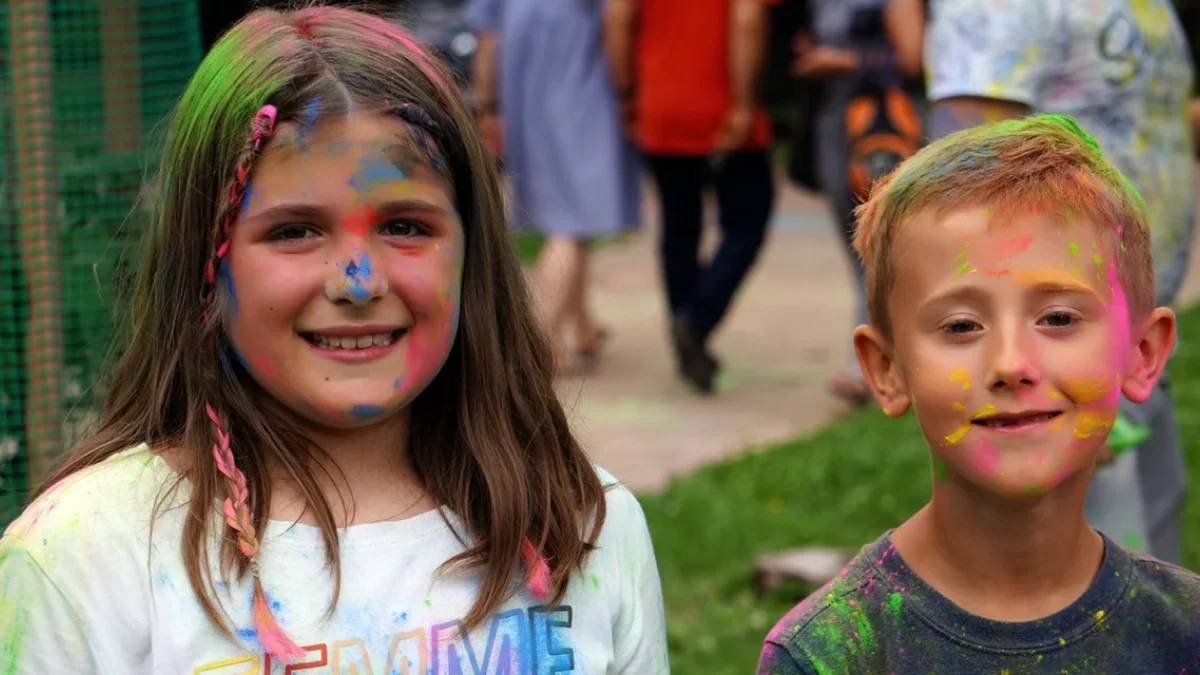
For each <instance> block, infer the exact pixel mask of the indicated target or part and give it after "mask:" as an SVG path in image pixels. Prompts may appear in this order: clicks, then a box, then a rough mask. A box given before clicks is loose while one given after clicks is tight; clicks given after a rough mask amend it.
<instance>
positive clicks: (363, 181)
mask: <svg viewBox="0 0 1200 675" xmlns="http://www.w3.org/2000/svg"><path fill="white" fill-rule="evenodd" d="M407 178H408V176H407V175H406V174H405V173H404V172H403V171H401V170H400V168H399V167H397V166H396V165H395V164H394V163H393V162H392V160H391V159H389V158H388V157H387V156H386V155H385V154H383V153H382V152H378V153H371V154H369V155H367V156H366V157H363V158H362V159H361V160H359V162H358V169H357V170H356V171H355V172H354V175H352V176H350V187H352V188H354V189H355V190H357V191H358V192H370V191H371V190H374V189H375V188H377V187H379V186H381V185H387V184H388V183H394V182H396V181H401V180H405V179H407Z"/></svg>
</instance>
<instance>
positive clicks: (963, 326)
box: [942, 319, 982, 335]
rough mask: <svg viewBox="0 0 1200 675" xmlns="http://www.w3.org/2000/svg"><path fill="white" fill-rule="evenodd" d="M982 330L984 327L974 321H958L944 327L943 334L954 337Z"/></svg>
mask: <svg viewBox="0 0 1200 675" xmlns="http://www.w3.org/2000/svg"><path fill="white" fill-rule="evenodd" d="M980 328H982V326H980V325H979V324H978V323H976V322H974V321H968V320H967V319H960V320H958V321H952V322H950V323H948V324H946V325H945V326H942V332H944V333H950V334H952V335H963V334H966V333H970V332H973V331H976V330H979V329H980Z"/></svg>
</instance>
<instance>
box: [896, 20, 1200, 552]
mask: <svg viewBox="0 0 1200 675" xmlns="http://www.w3.org/2000/svg"><path fill="white" fill-rule="evenodd" d="M895 1H896V2H911V0H895ZM925 31H926V35H925V44H924V49H925V53H924V62H925V68H926V71H927V73H928V82H929V97H930V100H931V101H933V111H932V116H931V120H930V124H931V136H933V137H935V138H937V137H941V136H944V135H946V134H949V133H951V132H954V131H957V130H959V129H964V128H968V127H974V126H977V125H979V124H981V123H983V122H987V121H992V120H997V119H1003V118H1012V117H1022V116H1025V115H1027V114H1030V113H1043V112H1046V113H1064V114H1068V115H1071V116H1073V117H1075V118H1076V119H1077V120H1078V121H1079V123H1080V124H1081V125H1082V126H1083V128H1084V129H1085V130H1087V131H1088V133H1090V134H1092V135H1093V136H1094V137H1095V138H1096V140H1097V142H1098V143H1099V144H1100V146H1101V148H1102V149H1103V151H1104V153H1105V154H1106V155H1107V156H1108V157H1109V158H1110V159H1111V161H1112V162H1113V163H1114V164H1115V165H1116V166H1117V168H1119V169H1120V170H1121V172H1122V173H1124V174H1125V175H1126V176H1127V177H1128V178H1129V179H1130V181H1131V182H1132V183H1133V184H1134V186H1135V187H1136V188H1137V189H1138V191H1139V192H1140V193H1141V195H1142V197H1143V199H1144V200H1145V203H1146V208H1147V213H1148V221H1147V222H1148V224H1149V227H1150V232H1151V238H1152V244H1153V255H1154V267H1155V277H1156V287H1157V299H1156V300H1157V301H1156V304H1158V305H1161V306H1170V305H1172V304H1174V302H1175V299H1176V294H1177V293H1178V290H1179V287H1180V284H1181V283H1182V281H1183V278H1184V274H1185V273H1186V271H1187V265H1188V256H1189V252H1190V249H1191V242H1192V231H1193V222H1194V221H1193V190H1194V188H1195V164H1194V152H1193V145H1192V137H1191V128H1190V124H1191V120H1190V115H1189V109H1190V107H1189V106H1190V98H1191V95H1192V91H1193V89H1192V87H1193V72H1192V65H1191V64H1192V60H1191V58H1190V56H1189V54H1188V45H1187V41H1186V38H1185V35H1184V32H1183V30H1182V28H1181V26H1180V24H1179V22H1178V20H1177V18H1176V16H1175V13H1174V8H1173V7H1172V4H1171V2H1170V1H1169V0H1136V1H1135V0H1095V1H1093V2H1086V3H1084V2H1077V1H1076V0H1003V1H1002V2H996V0H931V1H930V2H929V15H928V25H927V26H926V27H925ZM1181 339H1183V340H1186V339H1188V337H1187V336H1186V335H1184V336H1181ZM1121 415H1122V417H1123V418H1125V419H1126V420H1127V421H1128V422H1129V424H1130V425H1132V426H1134V427H1137V428H1139V429H1141V430H1144V431H1145V432H1148V434H1149V435H1148V438H1147V439H1146V440H1145V441H1144V442H1142V443H1141V444H1140V445H1138V446H1137V449H1136V452H1133V453H1123V454H1121V455H1119V456H1117V457H1115V458H1114V457H1113V455H1112V452H1111V451H1110V452H1108V453H1107V457H1105V458H1104V459H1103V460H1102V462H1104V463H1106V464H1111V466H1106V467H1104V468H1103V469H1102V470H1099V471H1097V472H1096V473H1095V474H1094V475H1093V478H1092V484H1091V487H1090V490H1089V494H1088V504H1087V508H1086V510H1085V511H1086V514H1087V517H1088V521H1089V522H1090V523H1091V524H1092V525H1093V526H1094V527H1095V528H1096V529H1098V530H1100V531H1102V532H1104V533H1105V534H1107V535H1109V536H1110V537H1112V538H1113V539H1116V540H1118V541H1120V542H1121V543H1122V544H1124V545H1125V546H1126V547H1128V548H1133V549H1136V550H1140V551H1143V552H1148V553H1150V554H1151V555H1153V556H1154V557H1156V558H1159V559H1160V560H1165V561H1167V562H1172V563H1176V564H1178V563H1179V561H1180V541H1179V518H1180V516H1181V513H1182V509H1183V503H1184V497H1185V494H1186V487H1187V482H1186V476H1187V473H1186V469H1185V467H1184V462H1183V453H1182V449H1181V447H1180V438H1179V429H1178V428H1177V426H1176V423H1175V414H1174V411H1173V407H1172V402H1171V394H1170V387H1169V384H1168V382H1167V378H1166V377H1165V376H1164V377H1163V378H1162V380H1161V381H1160V383H1159V385H1158V387H1157V388H1156V390H1155V391H1154V393H1153V395H1151V397H1150V398H1149V399H1148V400H1147V401H1146V402H1145V403H1143V404H1136V405H1135V404H1131V403H1130V402H1129V401H1127V400H1124V399H1122V401H1121ZM1111 442H1112V437H1111V436H1110V443H1111Z"/></svg>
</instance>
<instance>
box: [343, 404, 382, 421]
mask: <svg viewBox="0 0 1200 675" xmlns="http://www.w3.org/2000/svg"><path fill="white" fill-rule="evenodd" d="M383 413H384V410H383V406H378V405H356V406H354V407H353V408H350V416H351V417H353V418H354V419H356V420H369V419H371V418H373V417H379V416H380V415H382V414H383Z"/></svg>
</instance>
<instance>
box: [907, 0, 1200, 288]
mask: <svg viewBox="0 0 1200 675" xmlns="http://www.w3.org/2000/svg"><path fill="white" fill-rule="evenodd" d="M929 9H930V13H929V26H928V30H927V32H926V34H925V72H926V73H927V74H928V79H929V83H928V84H929V99H930V100H931V101H936V100H938V99H944V98H950V97H953V96H981V97H985V98H994V99H1003V100H1008V101H1015V102H1017V103H1024V104H1026V105H1028V106H1029V107H1030V109H1031V110H1032V111H1033V112H1035V113H1062V114H1066V115H1071V116H1072V117H1074V118H1075V119H1076V120H1078V121H1079V124H1080V125H1082V126H1083V128H1084V129H1085V130H1087V132H1088V133H1090V134H1092V136H1094V137H1095V138H1096V141H1097V142H1098V143H1099V144H1100V147H1101V148H1102V149H1103V150H1104V153H1105V155H1107V156H1108V158H1109V159H1110V160H1111V161H1112V162H1113V164H1115V165H1116V167H1117V168H1118V169H1120V170H1121V173H1123V174H1125V176H1126V177H1128V178H1129V180H1130V182H1132V183H1133V185H1134V187H1136V188H1137V189H1138V191H1139V192H1140V193H1141V195H1142V197H1143V198H1144V199H1145V201H1146V209H1147V215H1148V222H1147V225H1148V226H1149V228H1150V234H1151V239H1152V243H1153V246H1154V268H1155V272H1156V274H1155V276H1156V277H1157V279H1156V282H1157V283H1156V286H1157V289H1158V304H1160V305H1169V304H1171V302H1172V301H1173V300H1174V298H1175V294H1176V292H1177V290H1178V288H1179V285H1180V284H1181V283H1182V281H1183V276H1184V273H1185V272H1186V270H1187V257H1188V251H1189V250H1190V246H1191V242H1192V228H1193V220H1192V210H1193V195H1192V191H1193V189H1194V187H1195V183H1194V177H1195V168H1194V159H1193V154H1192V138H1191V128H1190V125H1189V108H1188V106H1189V100H1190V97H1191V94H1192V77H1193V73H1192V60H1191V57H1190V55H1189V54H1188V46H1187V39H1186V36H1185V35H1184V33H1183V29H1182V28H1181V27H1180V25H1179V21H1178V19H1177V18H1176V17H1175V12H1174V10H1173V8H1172V6H1171V2H1170V0H931V2H930V6H929Z"/></svg>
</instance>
